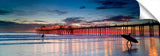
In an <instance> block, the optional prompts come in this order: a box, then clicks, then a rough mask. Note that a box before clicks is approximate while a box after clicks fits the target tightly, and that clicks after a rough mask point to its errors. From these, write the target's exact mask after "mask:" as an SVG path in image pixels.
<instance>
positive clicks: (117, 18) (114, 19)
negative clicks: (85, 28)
mask: <svg viewBox="0 0 160 56" xmlns="http://www.w3.org/2000/svg"><path fill="white" fill-rule="evenodd" d="M122 18H125V19H128V21H131V19H133V20H136V19H135V17H132V16H122V15H119V16H112V17H110V18H107V19H105V18H104V19H99V20H93V21H88V22H86V23H94V22H104V20H107V21H115V22H123V21H122Z"/></svg>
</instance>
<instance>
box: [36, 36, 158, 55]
mask: <svg viewBox="0 0 160 56" xmlns="http://www.w3.org/2000/svg"><path fill="white" fill-rule="evenodd" d="M148 39H149V40H150V41H149V50H148V51H149V53H148V55H147V54H145V53H144V54H143V52H145V48H142V47H143V45H142V46H141V44H135V45H133V46H126V40H125V39H122V38H119V39H116V40H119V41H115V42H114V41H107V38H105V39H98V38H97V39H66V40H50V41H49V40H46V41H49V42H64V43H56V44H43V45H42V47H40V46H39V47H38V46H37V44H35V45H34V56H38V55H37V54H38V51H37V49H39V48H41V52H42V53H41V54H42V55H45V53H46V52H50V55H53V56H99V55H103V56H115V55H125V56H136V54H135V53H138V52H139V51H138V50H140V53H141V55H147V56H158V52H157V49H156V47H155V40H154V39H155V38H154V37H151V38H148ZM148 39H147V40H148ZM66 41H67V42H66ZM77 41H78V42H79V43H77ZM102 41H103V42H102ZM140 41H141V42H142V41H144V40H140ZM158 41H159V40H158ZM35 42H36V40H35ZM44 42H45V41H44ZM65 42H66V43H65ZM75 42H76V43H75ZM144 42H146V41H144ZM147 42H148V41H147ZM115 43H116V44H117V45H115ZM136 45H138V46H141V47H138V46H136ZM145 46H146V44H145ZM158 47H159V45H158ZM141 49H144V51H143V50H141ZM119 50H122V52H118V51H119ZM146 50H147V49H146ZM116 52H117V54H116ZM120 53H123V54H120ZM46 54H48V53H46Z"/></svg>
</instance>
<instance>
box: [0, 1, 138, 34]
mask: <svg viewBox="0 0 160 56" xmlns="http://www.w3.org/2000/svg"><path fill="white" fill-rule="evenodd" d="M122 18H126V19H129V21H130V22H136V21H137V20H138V18H139V6H138V3H137V2H136V1H135V0H0V32H33V31H34V30H35V28H36V27H40V26H42V25H44V24H45V25H56V24H61V25H62V24H63V25H81V24H85V23H86V24H88V23H89V24H97V23H102V22H103V21H104V20H108V21H110V22H111V23H115V24H121V23H122V20H121V19H122ZM108 21H107V22H108ZM137 22H138V21H137ZM103 23H104V22H103Z"/></svg>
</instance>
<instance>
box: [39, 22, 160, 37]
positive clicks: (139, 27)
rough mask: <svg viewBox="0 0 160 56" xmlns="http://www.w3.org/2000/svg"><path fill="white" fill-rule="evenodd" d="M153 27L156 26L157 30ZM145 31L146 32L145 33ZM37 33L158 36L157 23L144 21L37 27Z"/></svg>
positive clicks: (159, 32) (159, 31)
mask: <svg viewBox="0 0 160 56" xmlns="http://www.w3.org/2000/svg"><path fill="white" fill-rule="evenodd" d="M155 28H158V31H157V30H156V32H155ZM146 31H147V32H148V33H146ZM37 32H38V33H54V34H75V35H83V34H84V35H100V36H101V35H108V34H114V35H120V34H128V33H131V34H132V35H139V36H144V35H145V33H146V34H149V36H154V35H155V34H158V35H159V36H160V24H159V23H144V24H132V25H112V26H91V27H79V28H71V27H70V28H58V29H37Z"/></svg>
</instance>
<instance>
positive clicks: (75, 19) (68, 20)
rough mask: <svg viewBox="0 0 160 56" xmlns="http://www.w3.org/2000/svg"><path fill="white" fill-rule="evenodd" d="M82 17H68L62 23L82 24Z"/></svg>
mask: <svg viewBox="0 0 160 56" xmlns="http://www.w3.org/2000/svg"><path fill="white" fill-rule="evenodd" d="M82 19H84V17H69V18H66V19H64V20H63V21H64V22H66V23H80V22H84V20H82Z"/></svg>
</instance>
